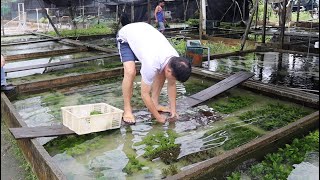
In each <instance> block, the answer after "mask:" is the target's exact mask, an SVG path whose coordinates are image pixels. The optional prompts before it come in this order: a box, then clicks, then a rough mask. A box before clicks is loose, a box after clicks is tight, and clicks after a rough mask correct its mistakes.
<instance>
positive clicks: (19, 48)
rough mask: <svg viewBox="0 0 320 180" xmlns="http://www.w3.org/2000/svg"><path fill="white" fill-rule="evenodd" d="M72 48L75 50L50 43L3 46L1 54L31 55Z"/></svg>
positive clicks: (60, 44)
mask: <svg viewBox="0 0 320 180" xmlns="http://www.w3.org/2000/svg"><path fill="white" fill-rule="evenodd" d="M71 48H74V47H72V46H68V45H64V44H62V43H57V42H53V41H48V42H39V43H32V44H22V45H13V46H3V47H1V53H3V54H5V55H7V56H8V55H18V54H29V53H37V52H44V51H53V50H64V49H71Z"/></svg>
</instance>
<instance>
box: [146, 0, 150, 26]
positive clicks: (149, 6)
mask: <svg viewBox="0 0 320 180" xmlns="http://www.w3.org/2000/svg"><path fill="white" fill-rule="evenodd" d="M150 1H151V0H148V5H147V6H148V12H147V13H148V23H149V24H151V2H150Z"/></svg>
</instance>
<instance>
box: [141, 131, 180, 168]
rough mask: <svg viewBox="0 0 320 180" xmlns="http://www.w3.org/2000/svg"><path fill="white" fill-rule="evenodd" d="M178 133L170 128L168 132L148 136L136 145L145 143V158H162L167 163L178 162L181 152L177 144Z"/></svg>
mask: <svg viewBox="0 0 320 180" xmlns="http://www.w3.org/2000/svg"><path fill="white" fill-rule="evenodd" d="M176 138H177V134H176V133H175V132H174V131H172V130H168V131H167V132H166V133H164V132H159V133H157V134H152V135H148V136H146V137H145V138H144V139H143V141H141V142H139V143H136V144H135V146H139V145H142V144H145V145H146V147H145V153H144V154H143V157H144V158H147V159H149V160H153V159H155V158H158V157H159V158H160V159H161V160H162V161H163V162H164V163H165V164H170V163H172V162H176V161H177V158H178V156H179V153H180V145H179V144H175V143H174V142H175V139H176Z"/></svg>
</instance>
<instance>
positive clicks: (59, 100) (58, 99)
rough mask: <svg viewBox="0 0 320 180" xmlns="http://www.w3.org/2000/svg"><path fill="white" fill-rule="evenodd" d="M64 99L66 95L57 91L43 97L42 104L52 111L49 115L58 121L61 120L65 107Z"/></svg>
mask: <svg viewBox="0 0 320 180" xmlns="http://www.w3.org/2000/svg"><path fill="white" fill-rule="evenodd" d="M64 99H65V96H64V94H62V93H60V92H55V91H52V92H51V93H49V94H45V95H43V96H42V102H43V103H44V104H45V105H46V106H47V107H49V109H50V112H49V113H50V114H51V115H52V116H54V117H55V118H57V119H61V110H60V109H61V107H62V106H63V105H62V104H63V102H64V101H63V100H64Z"/></svg>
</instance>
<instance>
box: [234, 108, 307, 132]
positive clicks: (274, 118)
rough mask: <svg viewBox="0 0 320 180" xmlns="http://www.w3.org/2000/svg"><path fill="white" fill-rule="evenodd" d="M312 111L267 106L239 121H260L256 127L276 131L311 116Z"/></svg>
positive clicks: (250, 112)
mask: <svg viewBox="0 0 320 180" xmlns="http://www.w3.org/2000/svg"><path fill="white" fill-rule="evenodd" d="M310 113H311V111H310V110H306V109H302V108H299V107H294V106H291V105H284V104H280V103H276V104H267V105H265V106H263V107H261V108H260V109H258V110H251V111H248V112H245V113H243V114H241V115H239V119H241V120H243V121H245V120H248V119H254V118H255V119H258V121H256V122H253V124H254V125H256V126H258V127H260V128H262V129H264V130H266V131H270V130H275V129H278V128H280V127H283V126H286V125H288V124H289V123H291V122H294V121H295V120H297V119H299V118H302V117H304V116H306V115H308V114H310Z"/></svg>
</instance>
